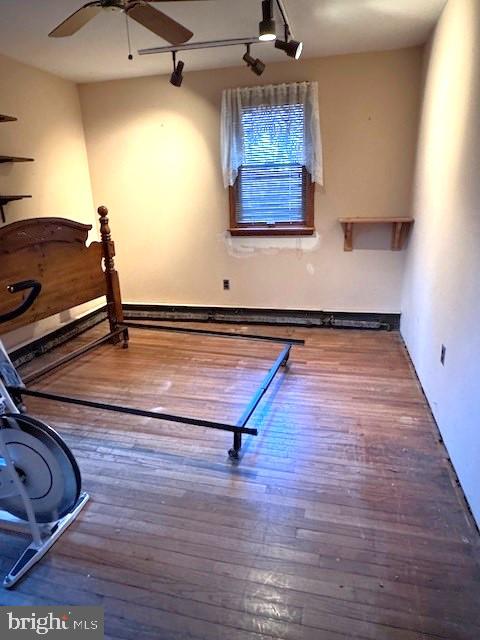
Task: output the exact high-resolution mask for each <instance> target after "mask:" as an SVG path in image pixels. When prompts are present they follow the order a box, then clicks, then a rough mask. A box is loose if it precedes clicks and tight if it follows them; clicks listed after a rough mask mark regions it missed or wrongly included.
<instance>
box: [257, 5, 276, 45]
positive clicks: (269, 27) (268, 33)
mask: <svg viewBox="0 0 480 640" xmlns="http://www.w3.org/2000/svg"><path fill="white" fill-rule="evenodd" d="M258 28H259V32H260V35H259V39H260V40H262V41H264V42H268V41H271V40H275V39H276V37H277V33H276V31H277V27H276V24H275V20H274V19H273V0H263V2H262V21H261V22H260V24H259V25H258Z"/></svg>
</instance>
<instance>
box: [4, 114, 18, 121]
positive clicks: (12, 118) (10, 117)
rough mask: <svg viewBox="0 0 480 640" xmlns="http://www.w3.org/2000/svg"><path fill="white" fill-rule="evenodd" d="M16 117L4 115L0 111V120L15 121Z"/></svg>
mask: <svg viewBox="0 0 480 640" xmlns="http://www.w3.org/2000/svg"><path fill="white" fill-rule="evenodd" d="M16 121H17V118H14V117H13V116H4V115H2V114H1V113H0V122H16Z"/></svg>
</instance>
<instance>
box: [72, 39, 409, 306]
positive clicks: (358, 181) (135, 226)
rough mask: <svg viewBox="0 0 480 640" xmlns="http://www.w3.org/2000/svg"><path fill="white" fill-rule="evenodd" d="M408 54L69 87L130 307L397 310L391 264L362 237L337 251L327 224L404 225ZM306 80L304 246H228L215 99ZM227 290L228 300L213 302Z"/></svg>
mask: <svg viewBox="0 0 480 640" xmlns="http://www.w3.org/2000/svg"><path fill="white" fill-rule="evenodd" d="M420 71H421V50H420V49H418V48H415V49H406V50H399V51H389V52H384V53H369V54H358V55H346V56H336V57H331V58H322V59H317V60H305V61H301V62H299V63H295V62H293V61H286V62H285V63H281V64H275V65H269V66H268V68H267V71H266V72H265V74H264V76H262V78H261V80H259V79H257V78H256V77H255V76H254V75H252V73H251V72H250V71H248V70H247V69H244V68H236V69H221V70H218V71H204V72H192V73H188V63H187V66H186V74H185V80H184V85H183V87H182V88H181V89H177V88H174V87H172V86H171V85H170V84H169V82H168V77H166V76H158V77H148V78H138V79H132V80H124V81H114V82H104V83H97V84H88V85H83V86H81V87H80V97H81V104H82V110H83V116H84V126H85V132H86V141H87V148H88V157H89V163H90V173H91V178H92V186H93V194H94V199H95V202H96V203H97V204H99V203H105V204H106V205H107V206H108V207H109V208H110V210H111V226H112V232H113V236H114V239H115V240H116V244H117V254H118V258H117V265H118V267H119V270H120V276H121V281H122V286H123V293H124V299H125V300H126V301H129V302H158V303H176V304H199V305H225V306H229V305H231V306H242V307H274V308H300V309H324V310H345V311H373V312H375V311H377V312H398V311H400V294H401V280H402V271H403V266H404V252H402V253H394V252H391V251H389V232H390V230H389V229H387V228H385V229H381V230H365V231H363V232H362V235H361V237H359V238H358V246H359V249H358V250H356V251H354V252H353V253H344V252H343V237H342V231H341V227H340V225H339V224H338V222H337V217H339V216H346V215H378V216H382V215H391V216H394V215H406V214H409V202H410V190H411V177H412V167H413V162H414V153H415V140H416V128H417V112H418V101H419V91H420V76H421V73H420ZM299 80H317V81H318V83H319V90H320V115H321V122H322V135H323V140H324V156H325V168H326V175H325V179H326V184H325V189H324V190H323V191H318V193H317V197H316V227H317V231H318V235H317V237H315V238H313V239H312V238H304V239H296V238H293V239H287V238H279V239H267V238H260V239H245V238H235V239H232V238H230V237H229V235H228V234H227V233H226V232H225V230H226V227H227V216H228V205H227V193H226V192H225V190H224V189H223V186H222V182H221V174H220V161H219V105H220V98H221V92H222V89H223V88H225V87H230V86H240V85H244V86H248V85H253V84H255V83H256V82H260V81H261V82H262V83H279V82H288V81H299ZM223 278H230V280H231V290H230V291H223V290H222V280H223Z"/></svg>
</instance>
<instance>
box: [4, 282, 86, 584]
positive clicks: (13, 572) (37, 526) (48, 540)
mask: <svg viewBox="0 0 480 640" xmlns="http://www.w3.org/2000/svg"><path fill="white" fill-rule="evenodd" d="M27 289H30V290H31V291H30V293H29V294H28V296H27V298H26V299H25V300H24V301H23V302H22V303H21V304H20V306H19V307H18V308H17V309H15V310H13V311H11V312H9V313H7V314H4V315H3V316H2V317H0V321H7V320H11V319H12V318H15V317H17V316H19V315H21V314H22V313H24V312H25V311H26V310H27V309H28V308H29V307H31V306H32V304H33V303H34V301H35V298H36V297H37V296H38V294H39V293H40V291H41V285H40V283H38V282H36V281H34V280H25V281H22V282H18V283H16V284H14V285H10V286H9V287H8V290H9V291H10V293H16V292H18V291H24V290H27ZM0 350H1V351H3V355H4V357H5V358H6V359H7V361H8V355H7V353H6V351H5V350H4V348H3V345H2V343H1V341H0ZM12 372H13V373H12ZM0 373H1V372H0ZM9 377H14V378H15V379H17V380H18V382H19V383H20V384H23V383H22V380H21V378H20V377H19V376H18V373H17V372H16V370H15V369H14V367H13V364H12V365H11V372H10V376H9ZM20 415H22V414H21V413H20V411H19V409H18V408H17V405H16V403H15V402H14V401H13V399H12V397H11V395H10V393H9V392H8V390H7V387H6V386H5V384H4V382H3V380H2V377H1V376H0V472H1V473H3V474H7V476H8V478H9V480H7V483H0V498H1V497H4V498H6V497H9V496H11V495H19V496H20V498H21V500H22V502H23V504H24V507H25V512H26V514H27V518H28V520H27V521H24V520H21V519H20V518H17V517H15V516H13V515H12V514H10V513H8V512H7V511H3V510H1V509H0V523H2V524H3V525H5V526H6V528H9V529H13V530H15V531H20V532H22V533H25V532H26V531H28V532H29V533H30V535H31V537H32V542H31V543H30V544H29V545H28V547H27V548H26V549H25V551H24V552H23V553H22V554H21V556H20V558H19V559H18V560H17V561H16V562H15V564H14V565H13V567H12V568H11V569H10V571H9V572H8V574H7V575H6V577H5V578H4V581H3V586H4V587H5V588H7V589H9V588H11V587H13V586H14V585H15V584H16V583H17V582H18V581H19V580H20V578H22V577H23V576H24V575H25V574H26V573H27V572H28V571H29V570H30V569H31V568H32V567H33V566H34V565H35V564H36V563H37V562H38V561H39V560H40V559H41V558H43V556H44V555H45V554H46V553H47V551H48V550H49V549H50V547H51V546H52V545H53V544H55V542H56V541H57V540H58V538H59V537H60V536H61V535H62V533H63V532H64V531H65V530H66V529H67V527H69V526H70V525H71V524H72V522H73V521H74V520H75V518H76V517H77V516H78V514H79V513H80V511H81V510H82V509H83V507H84V506H85V504H86V503H87V501H88V499H89V495H88V494H87V493H86V492H82V493H81V494H80V496H79V498H78V500H77V502H76V504H75V505H74V506H73V508H72V509H71V510H70V511H69V512H68V513H67V514H66V515H65V516H63V517H62V518H60V519H58V520H55V521H53V522H48V523H38V522H37V520H36V518H35V512H34V508H33V505H32V501H31V499H30V497H29V495H28V493H27V491H26V489H25V486H24V484H23V482H22V479H21V477H20V475H19V473H18V472H17V469H16V467H15V464H14V462H13V460H12V459H11V457H10V454H9V451H8V447H7V445H6V442H5V439H4V435H5V432H6V431H7V429H8V428H7V427H6V423H7V422H8V419H9V418H11V419H12V421H14V420H15V417H16V416H20Z"/></svg>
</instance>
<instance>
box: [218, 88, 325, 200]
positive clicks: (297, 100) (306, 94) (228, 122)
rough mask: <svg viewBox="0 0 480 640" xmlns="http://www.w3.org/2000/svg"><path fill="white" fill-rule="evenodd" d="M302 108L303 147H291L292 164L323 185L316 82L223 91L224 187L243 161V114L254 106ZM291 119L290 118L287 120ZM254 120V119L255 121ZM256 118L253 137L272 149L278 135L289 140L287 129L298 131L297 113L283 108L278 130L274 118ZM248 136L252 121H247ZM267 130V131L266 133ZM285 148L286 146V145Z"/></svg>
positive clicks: (236, 173) (227, 185)
mask: <svg viewBox="0 0 480 640" xmlns="http://www.w3.org/2000/svg"><path fill="white" fill-rule="evenodd" d="M285 105H302V106H303V113H304V127H303V145H302V146H301V149H298V148H296V147H294V146H292V149H291V150H290V151H289V153H291V155H292V157H291V161H292V162H299V163H300V164H302V165H303V166H305V167H306V168H307V170H308V172H309V173H310V175H311V177H312V181H313V182H317V183H318V184H323V158H322V139H321V134H320V116H319V111H318V85H317V83H316V82H295V83H291V84H279V85H267V86H263V87H246V88H239V89H226V90H224V92H223V95H222V112H221V132H220V133H221V157H222V171H223V182H224V185H225V188H227V187H229V186H233V185H234V183H235V180H236V179H237V175H238V170H239V167H240V166H241V165H242V164H244V161H245V149H244V130H243V128H244V127H243V114H244V112H245V111H246V110H251V108H253V107H258V108H260V109H261V108H262V107H265V109H266V110H267V109H268V108H269V107H272V106H277V107H282V106H285ZM290 116H291V117H290ZM254 121H255V119H254ZM267 122H269V119H268V118H262V117H260V118H258V127H259V129H261V131H260V130H259V131H258V132H255V135H257V134H258V135H262V137H263V138H264V139H267V140H269V141H270V142H271V148H272V149H275V147H276V146H277V147H278V144H277V145H275V140H276V139H278V136H279V135H281V136H282V138H284V139H285V136H286V139H288V138H289V129H290V128H292V127H295V128H298V111H297V110H294V109H291V110H290V109H288V108H287V109H282V115H281V131H279V127H278V123H275V119H273V120H272V119H270V125H268V124H266V123H267ZM249 127H250V129H249V131H250V134H251V120H250V122H249ZM266 127H267V130H266ZM287 146H288V145H287Z"/></svg>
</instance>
